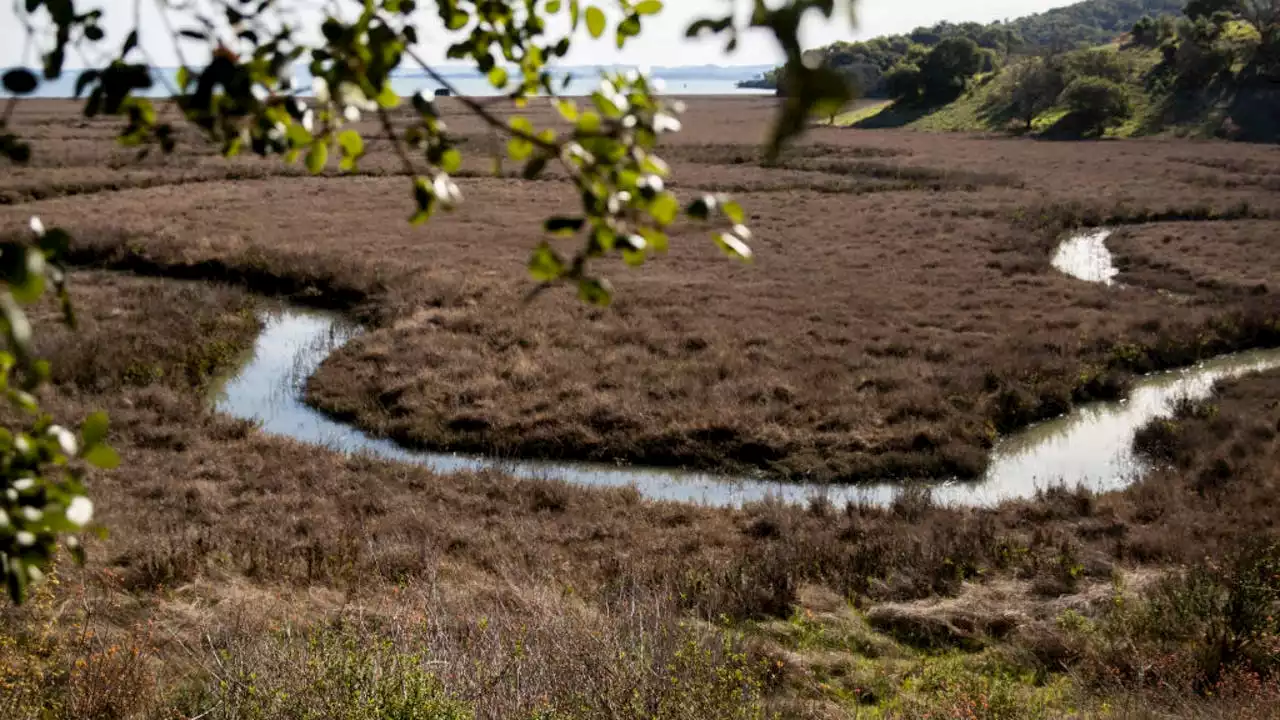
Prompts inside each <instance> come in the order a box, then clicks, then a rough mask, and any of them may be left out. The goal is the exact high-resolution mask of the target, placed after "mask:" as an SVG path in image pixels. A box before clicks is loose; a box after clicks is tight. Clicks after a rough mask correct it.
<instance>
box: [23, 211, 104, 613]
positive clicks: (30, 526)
mask: <svg viewBox="0 0 1280 720" xmlns="http://www.w3.org/2000/svg"><path fill="white" fill-rule="evenodd" d="M31 229H32V234H33V238H32V241H31V242H29V243H22V242H17V241H10V242H6V243H3V244H0V275H2V276H3V281H4V292H3V293H0V331H2V336H3V342H4V348H3V349H0V392H3V393H4V397H5V399H6V400H7V401H8V405H9V410H8V412H6V413H5V417H6V419H9V420H10V422H8V423H6V426H5V427H0V566H3V569H2V571H0V572H2V573H3V577H4V582H5V585H6V588H7V590H8V593H9V597H10V598H11V599H12V600H13V601H14V602H21V601H22V600H23V599H24V598H25V597H26V594H27V588H28V585H29V584H30V583H32V582H38V581H39V580H41V579H43V577H44V574H45V572H46V571H47V570H48V568H49V566H50V564H51V563H52V561H53V557H54V554H55V552H56V550H57V541H58V539H59V537H63V538H64V545H65V546H66V548H67V549H68V550H69V551H70V552H71V553H72V554H73V555H74V556H75V557H77V558H79V557H80V556H81V549H80V544H79V542H78V540H77V538H76V536H75V533H78V532H80V531H82V530H83V529H84V528H85V527H86V526H87V525H88V524H89V522H90V520H91V519H92V517H93V502H92V501H91V500H89V498H88V497H87V495H86V488H85V469H86V466H88V465H96V466H98V467H104V468H111V467H115V466H116V465H117V464H118V463H119V458H118V457H117V456H116V453H115V451H114V450H112V449H111V448H110V447H109V446H108V445H106V443H105V441H106V437H107V416H106V415H105V414H103V413H94V414H92V415H90V416H89V417H88V418H86V419H85V420H84V422H83V424H82V425H81V426H80V431H79V432H78V433H77V432H72V431H71V430H69V429H67V428H65V427H63V426H61V425H58V424H56V423H55V422H54V418H52V417H51V416H50V415H49V414H47V413H45V412H44V411H43V410H41V407H40V402H39V399H38V398H37V396H36V394H35V392H36V390H37V389H38V388H39V386H40V385H42V384H44V383H45V382H46V381H47V380H48V378H49V364H48V363H47V362H44V361H41V360H37V359H36V358H34V357H33V356H32V351H31V325H30V323H29V322H28V321H27V318H26V315H25V313H23V311H22V307H21V306H22V305H23V304H27V303H32V302H35V301H36V300H38V299H40V297H41V296H42V295H43V294H44V292H45V286H46V284H51V285H52V286H54V288H55V289H56V292H57V293H58V294H59V296H60V297H61V298H62V303H63V308H64V316H65V318H66V321H67V322H68V323H71V322H73V321H74V316H73V315H72V314H71V306H70V304H69V302H68V299H67V294H66V288H65V286H64V284H63V280H64V279H65V274H64V271H63V268H62V266H61V265H60V264H59V258H60V257H61V255H62V253H63V252H65V250H66V245H67V241H68V240H69V238H68V236H67V234H66V232H64V231H62V230H59V229H57V228H53V229H49V230H46V229H45V228H44V226H43V224H41V222H40V221H39V220H38V219H32V222H31Z"/></svg>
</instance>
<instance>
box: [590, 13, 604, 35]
mask: <svg viewBox="0 0 1280 720" xmlns="http://www.w3.org/2000/svg"><path fill="white" fill-rule="evenodd" d="M604 26H605V17H604V11H603V10H601V9H600V8H598V7H596V6H595V5H592V6H591V7H589V8H587V32H589V33H591V37H593V38H596V39H599V38H600V36H601V35H604Z"/></svg>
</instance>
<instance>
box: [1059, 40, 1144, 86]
mask: <svg viewBox="0 0 1280 720" xmlns="http://www.w3.org/2000/svg"><path fill="white" fill-rule="evenodd" d="M1063 65H1064V67H1065V70H1066V76H1067V77H1066V79H1067V83H1068V84H1069V83H1070V82H1071V81H1072V80H1075V79H1076V78H1078V77H1100V78H1105V79H1107V80H1110V81H1112V82H1116V83H1122V82H1124V81H1125V80H1126V79H1128V77H1129V63H1128V62H1126V60H1125V57H1123V56H1121V55H1120V53H1118V52H1115V51H1113V50H1105V49H1098V48H1089V49H1086V50H1077V51H1075V52H1071V53H1067V55H1066V56H1065V57H1064V58H1063Z"/></svg>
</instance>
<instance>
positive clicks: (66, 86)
mask: <svg viewBox="0 0 1280 720" xmlns="http://www.w3.org/2000/svg"><path fill="white" fill-rule="evenodd" d="M756 74H757V73H754V72H751V71H745V70H744V71H741V72H735V71H734V70H732V69H727V68H719V69H716V70H714V71H708V72H703V73H699V72H696V71H691V70H688V69H673V70H670V71H667V72H662V71H658V72H655V73H653V74H652V75H651V77H656V78H657V79H660V80H662V81H663V83H664V84H665V88H664V89H663V94H665V95H769V94H772V91H771V90H752V89H743V88H739V87H738V86H737V84H738V82H740V81H743V80H750V79H752V78H753V77H755V76H756ZM176 75H177V70H175V69H158V70H156V71H154V72H153V73H152V76H153V77H154V78H155V85H154V86H153V87H152V88H151V89H150V90H149V91H147V92H146V93H145V94H146V95H147V96H148V97H164V96H167V95H169V93H170V90H169V88H170V87H177V82H176V79H175V78H176ZM78 77H79V71H76V70H72V71H68V72H67V73H64V74H63V76H62V77H60V78H58V79H57V80H54V81H52V82H43V81H42V82H41V84H40V88H39V90H38V91H37V92H36V93H35V94H34V95H32V96H31V97H38V98H70V97H75V87H76V79H77V78H78ZM563 77H564V76H563V75H562V76H561V77H560V79H561V80H563ZM569 77H570V81H569V85H568V86H567V87H566V88H565V89H564V90H562V91H561V94H562V95H566V96H575V95H577V96H581V95H589V94H590V93H591V92H592V91H593V90H595V88H596V85H597V83H598V82H599V80H598V79H599V74H598V73H597V72H594V71H591V70H586V69H584V70H582V71H576V70H575V71H574V72H572V73H570V75H569ZM445 79H446V80H448V81H449V83H450V84H452V85H453V86H454V87H455V88H457V90H458V92H459V93H460V94H462V95H465V96H468V97H495V96H498V95H502V94H503V93H502V92H500V91H498V90H495V89H494V88H493V86H491V85H490V84H489V82H488V81H487V80H486V79H485V78H484V77H482V76H480V75H473V74H469V73H461V72H459V71H456V70H455V71H452V73H451V74H450V75H448V76H446V78H445ZM296 83H297V86H298V87H299V88H302V89H304V93H303V94H309V92H305V90H306V89H307V88H309V85H310V78H309V76H307V75H305V74H299V75H298V76H297V78H296ZM391 86H392V87H393V88H394V89H395V91H396V93H397V94H399V95H401V96H403V97H407V96H410V95H413V94H415V93H417V92H419V91H425V92H426V93H427V94H434V93H435V91H436V90H437V89H440V88H441V87H442V86H441V85H440V84H439V83H436V82H435V81H433V80H431V79H429V78H425V77H421V76H417V75H403V76H396V77H394V78H392V81H391ZM556 87H557V88H559V87H561V85H560V82H559V81H558V82H557V83H556ZM0 97H7V95H6V93H5V92H4V90H3V89H0Z"/></svg>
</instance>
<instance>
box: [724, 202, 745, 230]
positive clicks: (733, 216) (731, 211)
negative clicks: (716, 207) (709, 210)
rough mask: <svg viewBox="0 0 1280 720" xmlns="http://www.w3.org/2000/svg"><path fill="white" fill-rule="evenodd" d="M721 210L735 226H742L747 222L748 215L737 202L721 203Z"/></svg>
mask: <svg viewBox="0 0 1280 720" xmlns="http://www.w3.org/2000/svg"><path fill="white" fill-rule="evenodd" d="M720 210H721V211H723V212H724V216H725V217H727V218H729V219H730V220H731V221H733V224H734V225H741V224H743V223H745V222H746V221H747V213H746V212H745V211H743V209H742V206H741V205H739V204H738V202H737V201H736V200H725V201H724V202H722V203H720Z"/></svg>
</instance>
